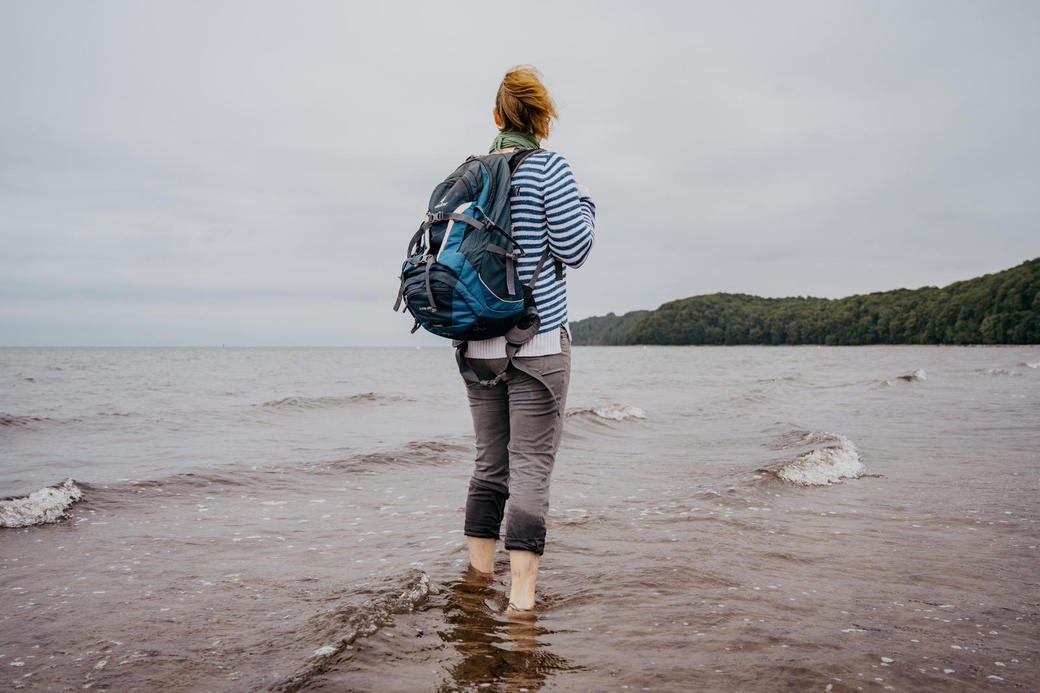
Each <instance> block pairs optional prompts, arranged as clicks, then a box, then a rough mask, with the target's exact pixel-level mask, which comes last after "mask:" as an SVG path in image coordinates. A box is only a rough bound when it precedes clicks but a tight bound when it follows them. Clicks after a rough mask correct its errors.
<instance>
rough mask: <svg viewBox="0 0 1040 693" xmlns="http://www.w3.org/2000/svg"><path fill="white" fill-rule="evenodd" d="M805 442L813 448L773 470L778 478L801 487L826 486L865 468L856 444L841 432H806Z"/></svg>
mask: <svg viewBox="0 0 1040 693" xmlns="http://www.w3.org/2000/svg"><path fill="white" fill-rule="evenodd" d="M804 442H805V443H807V444H812V445H814V446H815V447H813V448H812V449H811V450H809V451H808V452H806V453H804V454H802V455H799V456H798V457H796V458H795V459H793V460H791V461H790V462H787V463H785V464H784V465H783V466H781V467H780V468H779V469H778V470H776V475H777V476H778V477H780V478H781V479H785V480H787V481H790V482H791V483H794V484H799V485H801V486H827V485H829V484H834V483H837V482H839V481H841V480H842V479H856V478H858V477H860V476H863V473H864V472H865V471H866V467H864V465H863V462H862V461H861V460H860V457H859V451H857V450H856V446H855V445H854V444H853V443H852V441H851V440H849V439H848V438H846V437H845V436H843V435H838V434H834V433H826V432H822V431H816V432H812V433H807V434H805V436H804Z"/></svg>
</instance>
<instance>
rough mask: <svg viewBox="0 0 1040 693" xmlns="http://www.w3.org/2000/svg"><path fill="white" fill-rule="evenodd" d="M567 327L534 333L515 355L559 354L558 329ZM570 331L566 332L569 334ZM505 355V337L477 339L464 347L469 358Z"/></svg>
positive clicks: (495, 357)
mask: <svg viewBox="0 0 1040 693" xmlns="http://www.w3.org/2000/svg"><path fill="white" fill-rule="evenodd" d="M565 329H567V326H566V325H562V326H560V327H558V328H555V329H552V330H549V331H548V332H542V333H540V334H536V335H535V336H534V337H532V338H531V340H530V341H529V342H526V343H525V344H524V345H523V346H521V347H520V351H518V352H517V353H516V355H517V356H550V355H552V354H559V353H560V352H561V351H562V349H561V347H560V330H565ZM569 334H570V333H568V336H569ZM505 357H506V338H505V337H494V338H492V339H479V340H474V341H472V342H470V343H469V345H468V346H467V347H466V358H471V359H504V358H505Z"/></svg>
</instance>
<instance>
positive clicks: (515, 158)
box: [509, 147, 563, 289]
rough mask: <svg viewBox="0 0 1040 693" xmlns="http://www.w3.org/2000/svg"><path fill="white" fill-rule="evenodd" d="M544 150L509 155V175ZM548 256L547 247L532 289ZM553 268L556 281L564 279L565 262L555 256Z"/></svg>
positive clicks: (533, 278) (532, 281)
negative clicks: (530, 157)
mask: <svg viewBox="0 0 1040 693" xmlns="http://www.w3.org/2000/svg"><path fill="white" fill-rule="evenodd" d="M544 151H545V150H544V149H542V148H540V147H537V148H534V149H517V150H516V151H515V152H513V155H512V156H511V157H509V175H513V174H514V173H516V169H517V168H519V167H520V164H522V163H524V160H525V159H526V158H527V157H529V156H531V155H532V154H537V153H538V152H544ZM548 257H549V249H548V248H546V250H545V253H544V254H543V255H542V258H541V260H540V261H539V262H538V267H537V269H535V271H534V276H533V277H531V282H530V284H529V286H530V287H531V288H532V289H533V288H534V283H535V281H537V280H538V273H539V272H541V270H542V265H544V264H545V261H546V260H547V259H548ZM553 270H554V271H555V272H554V273H555V274H556V281H562V280H563V263H562V262H560V261H559V260H557V259H556V258H553Z"/></svg>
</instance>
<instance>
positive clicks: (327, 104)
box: [0, 1, 1040, 344]
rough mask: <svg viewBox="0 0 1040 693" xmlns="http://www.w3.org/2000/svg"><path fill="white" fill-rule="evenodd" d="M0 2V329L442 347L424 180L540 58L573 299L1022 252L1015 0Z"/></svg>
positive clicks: (801, 287)
mask: <svg viewBox="0 0 1040 693" xmlns="http://www.w3.org/2000/svg"><path fill="white" fill-rule="evenodd" d="M513 9H515V6H514V5H508V4H505V3H488V2H480V3H477V2H460V3H419V2H409V3H404V2H401V3H380V4H379V5H378V7H368V6H360V5H356V4H353V3H339V2H328V3H319V2H315V3H307V4H304V5H287V4H284V3H264V2H261V3H256V2H248V3H246V2H224V3H216V4H212V3H179V2H177V3H175V2H168V3H147V4H146V3H133V4H131V3H114V2H111V3H109V2H95V3H76V2H67V3H61V2H49V1H43V2H34V3H20V4H14V3H9V4H7V5H5V7H4V9H3V10H2V11H0V14H2V21H0V90H2V91H0V93H3V94H4V108H3V109H0V241H2V245H3V248H4V252H3V253H2V254H0V343H4V344H38V343H40V344H42V343H46V344H80V343H83V344H212V343H229V344H388V343H397V344H412V343H416V344H436V343H439V340H436V339H435V338H424V337H419V336H410V335H408V328H409V327H410V322H409V320H408V319H406V318H405V317H403V316H400V315H396V316H395V315H394V314H392V313H391V312H390V310H389V307H390V305H391V303H392V302H393V295H394V292H395V291H396V279H395V275H396V273H397V271H398V268H399V265H400V261H401V259H402V256H403V252H404V244H405V243H406V241H407V239H408V237H409V235H410V232H411V231H412V230H413V229H414V227H415V226H416V225H417V224H418V221H419V218H420V216H421V214H422V211H423V209H424V207H425V202H426V198H427V196H428V194H429V191H430V189H431V188H432V187H433V185H434V184H435V183H436V182H437V181H438V180H439V179H440V178H442V177H443V176H444V175H446V174H447V173H448V172H449V171H451V170H452V169H453V168H454V167H455V165H456V164H457V163H458V162H459V161H461V159H462V158H464V157H465V156H466V155H467V154H469V153H473V152H479V151H483V150H484V148H485V147H486V146H487V142H488V141H489V140H490V138H491V136H492V135H493V134H494V131H493V127H492V125H491V123H490V108H491V105H492V100H493V95H494V90H495V88H496V87H497V83H498V80H499V79H500V77H501V74H502V73H503V72H504V70H505V69H506V68H507V67H508V66H510V65H512V64H515V63H518V62H531V63H534V64H536V65H538V66H539V67H540V68H541V69H542V71H543V73H544V74H545V77H546V80H547V82H548V84H549V87H550V89H551V90H552V92H553V93H554V95H555V96H556V98H557V100H558V102H559V105H560V110H561V120H560V122H559V124H558V125H557V127H556V129H555V131H554V134H553V137H552V138H551V139H550V140H549V141H548V142H547V143H546V144H547V146H549V147H551V148H554V149H557V150H559V151H561V152H562V153H564V154H565V155H566V156H567V157H568V158H569V159H570V160H571V163H572V165H573V167H574V169H575V171H576V173H577V175H578V176H579V178H580V179H581V180H582V182H584V183H585V184H586V185H588V186H589V187H590V188H591V189H592V191H593V193H594V196H595V197H596V200H597V203H598V207H599V224H598V238H597V246H596V248H595V250H594V253H593V256H592V258H591V259H590V261H589V263H588V265H587V266H586V267H584V268H582V269H581V270H580V271H577V272H574V273H573V274H572V275H571V282H570V293H571V315H572V317H573V318H580V317H584V316H586V315H589V314H595V313H604V312H607V311H611V310H612V311H615V312H620V311H625V310H632V309H636V308H652V307H655V306H656V305H658V304H660V303H661V302H663V301H667V300H671V299H674V298H679V297H683V296H688V295H693V294H698V293H709V292H714V291H742V292H748V293H757V294H761V295H769V296H782V295H822V296H841V295H847V294H851V293H857V292H862V291H877V290H884V289H889V288H896V287H900V286H908V287H916V286H921V285H925V284H945V283H948V282H950V281H955V280H957V279H963V278H967V277H970V276H974V275H976V274H981V273H984V272H992V271H997V270H1000V269H1003V268H1006V267H1009V266H1012V265H1015V264H1018V263H1019V262H1021V261H1023V260H1025V259H1027V258H1030V257H1035V256H1037V255H1040V237H1038V235H1037V233H1036V228H1037V222H1038V221H1040V203H1038V202H1037V196H1036V195H1035V192H1034V191H1035V190H1037V189H1040V164H1038V163H1037V162H1038V161H1040V141H1038V137H1037V129H1036V126H1035V123H1036V122H1040V95H1038V93H1037V90H1036V89H1035V85H1036V84H1037V83H1038V77H1040V75H1038V72H1040V49H1038V48H1037V46H1036V44H1035V41H1034V40H1033V36H1032V35H1031V34H1032V32H1033V29H1034V28H1035V27H1036V26H1037V20H1038V19H1040V10H1038V9H1037V6H1036V5H1035V4H1033V3H1028V2H1020V3H1012V2H1005V3H1000V4H993V3H986V2H969V3H957V4H956V5H950V4H949V3H944V2H918V3H899V2H880V3H877V2H874V3H865V2H864V3H841V4H838V3H826V2H806V3H783V4H778V3H766V2H758V3H739V2H738V3H726V4H717V3H671V2H651V3H643V4H641V5H639V6H632V5H631V3H620V2H606V3H603V2H584V3H559V4H555V3H538V2H536V3H532V4H529V5H528V6H525V14H526V15H527V16H529V17H530V18H531V19H532V20H534V23H535V24H536V27H534V28H526V27H524V26H520V25H517V24H516V23H515V19H514V17H515V15H513V14H512V12H511V11H512V10H513Z"/></svg>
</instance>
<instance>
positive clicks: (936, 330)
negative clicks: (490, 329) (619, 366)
mask: <svg viewBox="0 0 1040 693" xmlns="http://www.w3.org/2000/svg"><path fill="white" fill-rule="evenodd" d="M571 330H572V334H573V337H574V342H575V344H600V345H611V344H833V345H852V344H1038V343H1040V258H1036V259H1033V260H1029V261H1027V262H1024V263H1022V264H1021V265H1018V266H1017V267H1013V268H1011V269H1009V270H1005V271H1003V272H998V273H996V274H987V275H984V276H982V277H977V278H975V279H969V280H967V281H961V282H955V283H953V284H950V285H949V286H946V287H943V288H941V289H939V288H936V287H932V286H929V287H924V288H921V289H916V290H909V289H896V290H895V291H884V292H879V293H872V294H861V295H856V296H848V297H846V298H840V299H825V298H802V297H794V298H759V297H757V296H750V295H748V294H721V293H720V294H708V295H704V296H693V297H691V298H684V299H681V300H678V301H671V302H669V303H665V304H664V305H662V306H661V307H660V308H658V309H657V310H653V311H634V312H631V313H626V314H625V315H622V316H616V315H614V314H613V313H610V314H608V315H606V316H601V317H592V318H587V319H585V320H578V321H577V322H574V323H571Z"/></svg>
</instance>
